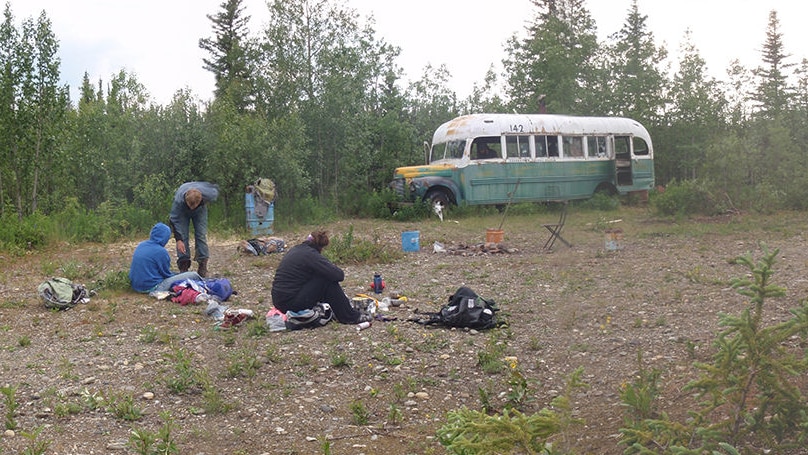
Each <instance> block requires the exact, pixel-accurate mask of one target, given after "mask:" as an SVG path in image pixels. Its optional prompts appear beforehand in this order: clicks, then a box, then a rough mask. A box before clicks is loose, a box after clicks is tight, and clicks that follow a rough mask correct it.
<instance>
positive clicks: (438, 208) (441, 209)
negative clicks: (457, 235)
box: [426, 190, 451, 219]
mask: <svg viewBox="0 0 808 455" xmlns="http://www.w3.org/2000/svg"><path fill="white" fill-rule="evenodd" d="M426 198H427V199H428V200H429V204H430V205H431V206H432V211H433V212H435V215H438V216H439V217H440V218H441V219H443V214H444V213H445V212H446V209H447V208H449V204H450V203H451V199H449V195H448V194H446V192H445V191H440V190H435V191H430V192H429V194H427V195H426Z"/></svg>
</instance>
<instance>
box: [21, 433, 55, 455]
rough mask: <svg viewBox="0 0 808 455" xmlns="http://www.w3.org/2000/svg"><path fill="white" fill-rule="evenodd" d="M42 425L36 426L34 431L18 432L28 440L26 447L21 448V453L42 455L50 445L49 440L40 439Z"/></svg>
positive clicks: (24, 454) (23, 454)
mask: <svg viewBox="0 0 808 455" xmlns="http://www.w3.org/2000/svg"><path fill="white" fill-rule="evenodd" d="M43 428H45V427H44V426H39V427H37V428H36V429H35V430H34V431H31V432H28V431H23V432H21V433H20V434H21V435H22V437H24V438H25V439H27V440H28V447H26V448H25V449H23V451H22V455H44V454H45V453H46V452H47V451H48V448H49V447H50V445H51V441H50V440H46V439H40V438H39V436H40V435H41V434H42V429H43Z"/></svg>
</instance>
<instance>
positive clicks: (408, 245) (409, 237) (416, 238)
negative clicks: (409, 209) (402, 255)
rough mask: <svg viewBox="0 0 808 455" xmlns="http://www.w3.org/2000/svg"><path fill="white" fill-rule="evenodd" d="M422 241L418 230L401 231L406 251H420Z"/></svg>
mask: <svg viewBox="0 0 808 455" xmlns="http://www.w3.org/2000/svg"><path fill="white" fill-rule="evenodd" d="M420 242H421V240H420V233H419V232H418V231H404V232H402V233H401V248H402V249H403V250H404V251H408V252H413V251H420V250H421V243H420Z"/></svg>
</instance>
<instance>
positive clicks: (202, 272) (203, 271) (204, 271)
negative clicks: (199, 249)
mask: <svg viewBox="0 0 808 455" xmlns="http://www.w3.org/2000/svg"><path fill="white" fill-rule="evenodd" d="M198 262H199V268H198V269H197V270H196V273H198V274H199V276H201V277H202V278H205V277H206V276H208V259H207V258H205V259H200V260H199V261H198Z"/></svg>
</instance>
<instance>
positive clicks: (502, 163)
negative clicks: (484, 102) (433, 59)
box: [390, 114, 654, 205]
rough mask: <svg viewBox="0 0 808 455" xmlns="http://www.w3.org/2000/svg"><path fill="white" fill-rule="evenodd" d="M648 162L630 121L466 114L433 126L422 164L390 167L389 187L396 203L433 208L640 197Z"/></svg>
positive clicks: (643, 138) (648, 177) (650, 167)
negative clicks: (425, 203)
mask: <svg viewBox="0 0 808 455" xmlns="http://www.w3.org/2000/svg"><path fill="white" fill-rule="evenodd" d="M484 154H485V155H484ZM653 156H654V155H653V146H652V143H651V138H650V136H649V135H648V131H647V130H646V129H645V128H644V127H643V126H642V125H640V124H639V123H638V122H636V121H634V120H631V119H626V118H620V117H573V116H562V115H549V114H536V115H520V114H473V115H466V116H462V117H458V118H456V119H453V120H451V121H449V122H446V123H444V124H443V125H441V126H440V127H439V128H438V129H437V130H436V131H435V134H434V135H433V138H432V145H431V147H429V158H428V163H429V164H427V165H423V166H407V167H400V168H397V169H396V170H395V173H394V176H393V181H392V182H391V183H390V186H391V188H393V189H394V190H395V191H396V192H397V193H398V195H399V197H400V198H401V199H402V200H404V201H409V202H415V201H418V200H426V201H430V202H432V203H433V205H446V204H457V205H464V204H465V205H484V204H504V203H507V202H509V201H510V202H542V201H565V200H575V199H587V198H590V197H592V195H593V194H595V192H598V191H604V192H608V193H612V194H628V193H634V192H645V193H647V191H648V190H650V189H651V188H653V186H654V160H653Z"/></svg>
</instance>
